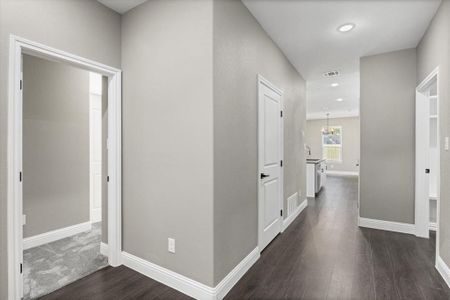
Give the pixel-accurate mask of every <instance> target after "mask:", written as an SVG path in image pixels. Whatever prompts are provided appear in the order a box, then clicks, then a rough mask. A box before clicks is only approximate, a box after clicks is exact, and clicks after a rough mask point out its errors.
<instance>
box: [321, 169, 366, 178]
mask: <svg viewBox="0 0 450 300" xmlns="http://www.w3.org/2000/svg"><path fill="white" fill-rule="evenodd" d="M325 173H326V174H327V175H331V176H356V177H357V176H359V172H351V171H333V170H327V171H326V172H325Z"/></svg>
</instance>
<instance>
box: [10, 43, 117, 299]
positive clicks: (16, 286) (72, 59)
mask: <svg viewBox="0 0 450 300" xmlns="http://www.w3.org/2000/svg"><path fill="white" fill-rule="evenodd" d="M9 42H10V48H9V75H8V90H9V95H8V149H7V151H8V165H7V168H8V174H7V180H8V183H7V225H8V229H7V244H8V248H7V251H8V252H7V253H8V299H9V300H16V299H20V298H21V296H22V293H23V287H22V274H21V273H20V264H21V263H22V262H23V259H22V256H23V239H22V235H23V232H22V230H23V228H22V182H21V181H20V178H19V174H20V172H21V171H22V91H21V89H20V85H21V78H22V54H24V53H25V54H29V55H33V56H38V57H41V58H47V59H51V60H53V61H60V62H65V63H69V64H71V65H74V66H77V67H80V68H83V69H86V70H89V71H93V72H97V73H100V74H102V75H105V76H107V77H108V81H109V84H108V136H109V150H108V151H109V153H108V170H109V171H108V173H109V184H108V245H109V249H110V250H109V256H108V262H109V264H110V265H111V266H118V265H120V264H121V259H120V258H121V250H122V249H121V248H122V246H121V245H122V241H121V239H122V237H121V233H122V231H121V228H122V224H121V215H122V213H121V182H122V179H121V165H122V161H121V160H122V159H121V157H122V156H121V151H122V149H121V143H122V142H121V102H122V98H121V97H122V96H121V94H122V92H121V83H122V80H121V70H119V69H116V68H113V67H109V66H106V65H103V64H100V63H97V62H94V61H91V60H88V59H85V58H82V57H79V56H76V55H73V54H70V53H67V52H64V51H61V50H57V49H55V48H51V47H48V46H45V45H42V44H39V43H36V42H33V41H30V40H27V39H24V38H21V37H18V36H15V35H11V36H10V39H9Z"/></svg>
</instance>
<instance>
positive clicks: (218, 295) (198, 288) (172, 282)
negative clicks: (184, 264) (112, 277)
mask: <svg viewBox="0 0 450 300" xmlns="http://www.w3.org/2000/svg"><path fill="white" fill-rule="evenodd" d="M259 255H260V253H259V249H258V247H257V248H255V249H254V250H253V251H252V252H250V254H249V255H247V256H246V257H245V258H244V259H243V260H242V261H241V262H240V263H239V264H238V265H237V266H236V267H235V268H234V269H233V270H232V271H231V272H230V273H229V274H228V275H227V276H226V277H225V278H224V279H223V280H222V281H221V282H220V283H219V284H218V285H217V286H216V287H210V286H207V285H205V284H203V283H200V282H198V281H195V280H193V279H190V278H188V277H186V276H183V275H181V274H178V273H176V272H174V271H171V270H168V269H166V268H163V267H161V266H158V265H156V264H154V263H151V262H149V261H146V260H144V259H142V258H139V257H137V256H134V255H132V254H129V253H127V252H122V262H123V264H124V265H125V266H127V267H129V268H130V269H133V270H135V271H137V272H139V273H141V274H144V275H145V276H147V277H150V278H152V279H154V280H156V281H159V282H161V283H163V284H165V285H167V286H169V287H171V288H174V289H176V290H178V291H180V292H182V293H184V294H186V295H188V296H190V297H193V298H195V299H202V300H218V299H223V298H224V297H225V295H226V294H227V293H228V292H229V291H230V290H231V288H232V287H233V286H234V285H235V284H236V283H237V282H238V281H239V279H240V278H241V277H242V276H243V275H244V274H245V273H246V272H247V271H248V269H250V267H251V266H252V265H253V264H254V263H255V262H256V261H257V260H258V259H259Z"/></svg>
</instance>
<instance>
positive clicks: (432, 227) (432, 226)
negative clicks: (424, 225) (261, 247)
mask: <svg viewBox="0 0 450 300" xmlns="http://www.w3.org/2000/svg"><path fill="white" fill-rule="evenodd" d="M428 229H429V230H431V231H437V224H436V222H430V225H428Z"/></svg>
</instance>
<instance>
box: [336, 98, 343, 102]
mask: <svg viewBox="0 0 450 300" xmlns="http://www.w3.org/2000/svg"><path fill="white" fill-rule="evenodd" d="M336 101H337V102H342V101H344V99H342V98H337V99H336Z"/></svg>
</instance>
